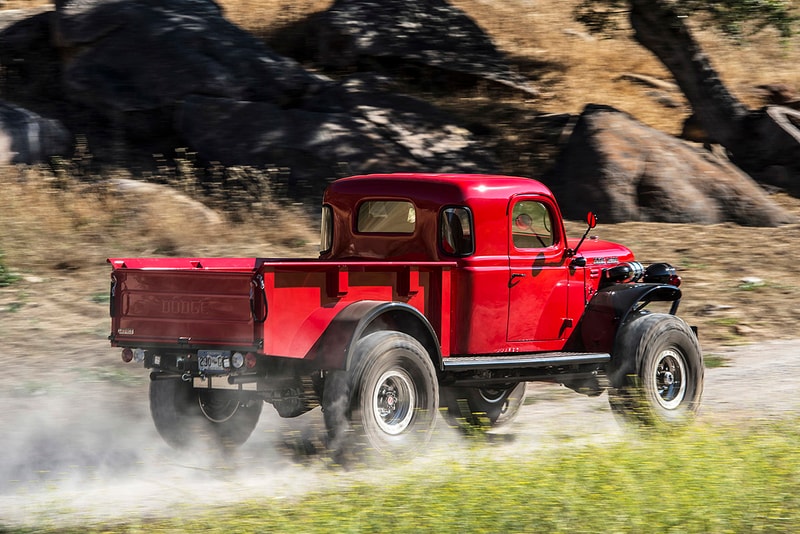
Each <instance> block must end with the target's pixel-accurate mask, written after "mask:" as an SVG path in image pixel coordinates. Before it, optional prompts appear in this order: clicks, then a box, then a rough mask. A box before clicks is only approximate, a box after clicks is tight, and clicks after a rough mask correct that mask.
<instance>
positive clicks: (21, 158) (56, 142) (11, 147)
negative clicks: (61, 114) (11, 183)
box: [0, 101, 72, 165]
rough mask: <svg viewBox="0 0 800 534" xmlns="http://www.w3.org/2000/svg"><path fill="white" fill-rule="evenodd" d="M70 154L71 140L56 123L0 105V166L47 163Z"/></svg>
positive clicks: (15, 108)
mask: <svg viewBox="0 0 800 534" xmlns="http://www.w3.org/2000/svg"><path fill="white" fill-rule="evenodd" d="M71 150H72V136H71V135H70V133H69V132H68V131H67V130H66V128H64V126H63V125H62V124H61V123H60V122H59V121H57V120H55V119H49V118H46V117H42V116H40V115H37V114H36V113H34V112H32V111H30V110H28V109H25V108H22V107H19V106H15V105H13V104H9V103H8V102H3V101H0V165H5V164H9V163H26V164H31V165H32V164H36V163H47V162H48V161H49V160H50V158H51V157H54V156H62V157H63V156H67V155H69V153H70V152H71Z"/></svg>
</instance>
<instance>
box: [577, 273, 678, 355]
mask: <svg viewBox="0 0 800 534" xmlns="http://www.w3.org/2000/svg"><path fill="white" fill-rule="evenodd" d="M680 299H681V290H680V289H678V288H677V287H675V286H671V285H667V284H617V285H612V286H608V287H604V288H602V289H600V290H598V291H597V293H595V295H594V297H593V298H592V300H591V301H590V302H589V304H588V305H587V306H586V310H585V311H584V313H583V318H582V319H581V328H580V333H581V340H582V344H583V347H584V349H585V350H589V351H597V352H611V351H612V350H613V348H614V342H615V341H616V337H617V333H618V332H619V330H620V328H621V327H622V326H623V325H624V324H625V323H626V322H627V321H628V320H629V319H630V318H631V313H632V312H633V311H634V310H636V309H639V308H640V306H639V304H640V303H641V302H672V303H673V304H672V308H671V309H670V314H672V315H674V314H675V312H676V311H677V309H678V304H679V303H680Z"/></svg>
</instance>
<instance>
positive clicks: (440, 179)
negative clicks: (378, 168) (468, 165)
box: [328, 173, 552, 204]
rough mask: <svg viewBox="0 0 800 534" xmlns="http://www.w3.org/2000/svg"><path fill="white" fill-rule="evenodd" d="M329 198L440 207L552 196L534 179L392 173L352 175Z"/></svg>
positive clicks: (339, 182) (330, 188)
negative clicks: (396, 199) (407, 200)
mask: <svg viewBox="0 0 800 534" xmlns="http://www.w3.org/2000/svg"><path fill="white" fill-rule="evenodd" d="M328 193H329V194H330V195H334V196H336V195H345V196H349V195H358V196H360V197H364V196H371V195H375V196H380V195H387V196H406V195H411V196H413V197H414V198H417V199H420V197H428V198H427V199H428V200H431V201H435V202H437V203H439V204H448V203H469V202H470V200H490V199H498V200H499V199H504V200H506V201H507V200H508V199H509V198H510V197H511V196H513V195H516V194H521V193H533V194H542V195H546V196H552V193H551V192H550V190H549V189H548V188H547V186H545V185H544V184H543V183H541V182H539V181H538V180H534V179H532V178H524V177H520V176H504V175H497V174H461V173H452V174H448V173H390V174H365V175H359V176H350V177H348V178H341V179H339V180H336V181H334V182H333V183H331V184H330V185H329V186H328Z"/></svg>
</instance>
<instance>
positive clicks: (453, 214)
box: [439, 207, 475, 256]
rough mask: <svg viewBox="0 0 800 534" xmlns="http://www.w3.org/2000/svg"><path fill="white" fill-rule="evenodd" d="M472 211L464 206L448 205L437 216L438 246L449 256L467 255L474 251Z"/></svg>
mask: <svg viewBox="0 0 800 534" xmlns="http://www.w3.org/2000/svg"><path fill="white" fill-rule="evenodd" d="M473 235H474V234H473V232H472V212H470V210H469V209H468V208H465V207H448V208H444V209H443V210H442V211H441V215H440V217H439V248H440V249H441V250H442V251H443V252H444V253H445V254H447V255H449V256H469V255H470V254H473V253H474V252H475V239H474V238H473Z"/></svg>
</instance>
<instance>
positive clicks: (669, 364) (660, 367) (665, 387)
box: [653, 348, 686, 410]
mask: <svg viewBox="0 0 800 534" xmlns="http://www.w3.org/2000/svg"><path fill="white" fill-rule="evenodd" d="M653 383H654V384H655V393H656V400H657V401H658V403H659V404H660V405H661V406H662V407H664V408H665V409H667V410H674V409H675V408H677V407H678V406H680V404H681V403H682V402H683V399H684V397H685V396H686V359H685V358H684V356H683V354H681V353H680V352H679V351H678V350H676V349H674V348H670V349H667V350H664V351H662V352H661V354H659V355H658V358H657V360H656V365H655V367H654V369H653Z"/></svg>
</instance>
